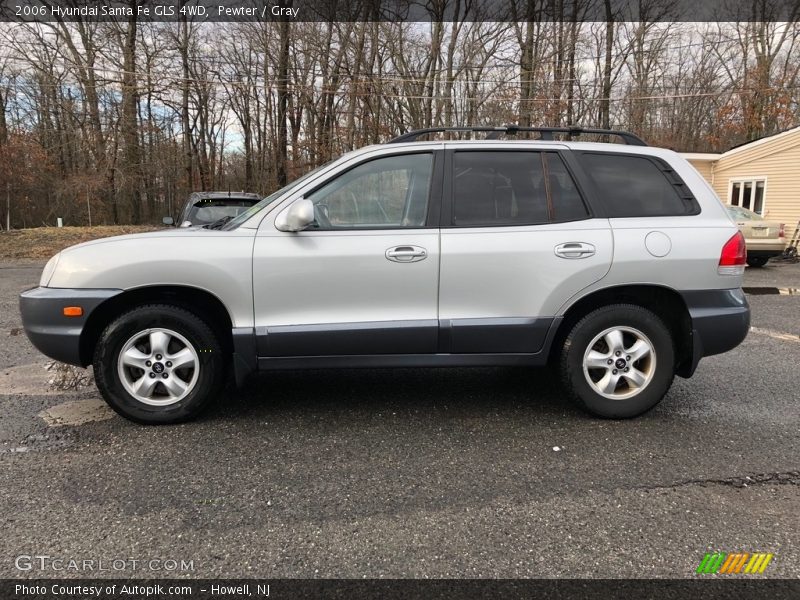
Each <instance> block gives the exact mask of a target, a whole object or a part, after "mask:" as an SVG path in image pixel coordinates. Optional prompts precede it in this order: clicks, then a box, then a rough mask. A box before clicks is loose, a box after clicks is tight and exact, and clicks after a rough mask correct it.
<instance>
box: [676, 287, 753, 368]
mask: <svg viewBox="0 0 800 600" xmlns="http://www.w3.org/2000/svg"><path fill="white" fill-rule="evenodd" d="M681 295H682V296H683V299H684V301H685V302H686V307H687V308H688V310H689V316H690V318H691V320H692V359H691V361H690V363H689V364H688V365H687V366H686V368H685V369H683V370H682V371H679V372H678V374H679V375H681V376H683V377H689V376H691V375H692V374H693V373H694V370H695V368H696V367H697V364H698V363H699V362H700V359H701V358H703V357H704V356H712V355H714V354H721V353H723V352H727V351H728V350H732V349H733V348H735V347H736V346H738V345H739V344H741V343H742V341H743V340H744V338H745V337H747V332H748V331H749V330H750V305H749V304H748V303H747V298H746V297H745V295H744V292H743V291H742V289H741V288H734V289H729V290H692V291H686V292H681Z"/></svg>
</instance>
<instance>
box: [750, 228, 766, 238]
mask: <svg viewBox="0 0 800 600" xmlns="http://www.w3.org/2000/svg"><path fill="white" fill-rule="evenodd" d="M768 236H769V228H768V227H753V237H768Z"/></svg>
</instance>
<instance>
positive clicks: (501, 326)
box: [439, 317, 553, 354]
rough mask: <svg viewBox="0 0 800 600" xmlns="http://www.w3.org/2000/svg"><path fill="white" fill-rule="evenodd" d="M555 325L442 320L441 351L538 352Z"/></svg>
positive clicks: (542, 321)
mask: <svg viewBox="0 0 800 600" xmlns="http://www.w3.org/2000/svg"><path fill="white" fill-rule="evenodd" d="M552 323H553V319H552V318H549V317H548V318H538V319H534V318H520V319H514V318H503V319H453V320H449V321H448V320H442V321H440V336H439V351H440V352H451V353H454V354H465V353H483V354H487V353H488V354H494V353H507V352H521V353H532V352H538V351H539V350H541V349H542V346H543V345H544V341H545V338H546V337H547V332H548V331H549V330H550V326H551V325H552Z"/></svg>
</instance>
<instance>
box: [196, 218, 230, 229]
mask: <svg viewBox="0 0 800 600" xmlns="http://www.w3.org/2000/svg"><path fill="white" fill-rule="evenodd" d="M231 219H233V217H232V216H230V215H228V216H227V217H222V218H221V219H217V220H216V221H214V222H213V223H209V224H208V225H203V228H204V229H219V228H220V227H222V226H223V225H225V223H227V222H228V221H230V220H231Z"/></svg>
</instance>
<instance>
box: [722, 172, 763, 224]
mask: <svg viewBox="0 0 800 600" xmlns="http://www.w3.org/2000/svg"><path fill="white" fill-rule="evenodd" d="M765 184H766V180H765V179H738V180H732V181H731V196H730V198H729V199H728V200H729V203H730V205H731V206H741V207H742V208H746V209H747V210H752V211H753V212H754V213H758V214H759V215H761V216H764V186H765Z"/></svg>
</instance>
